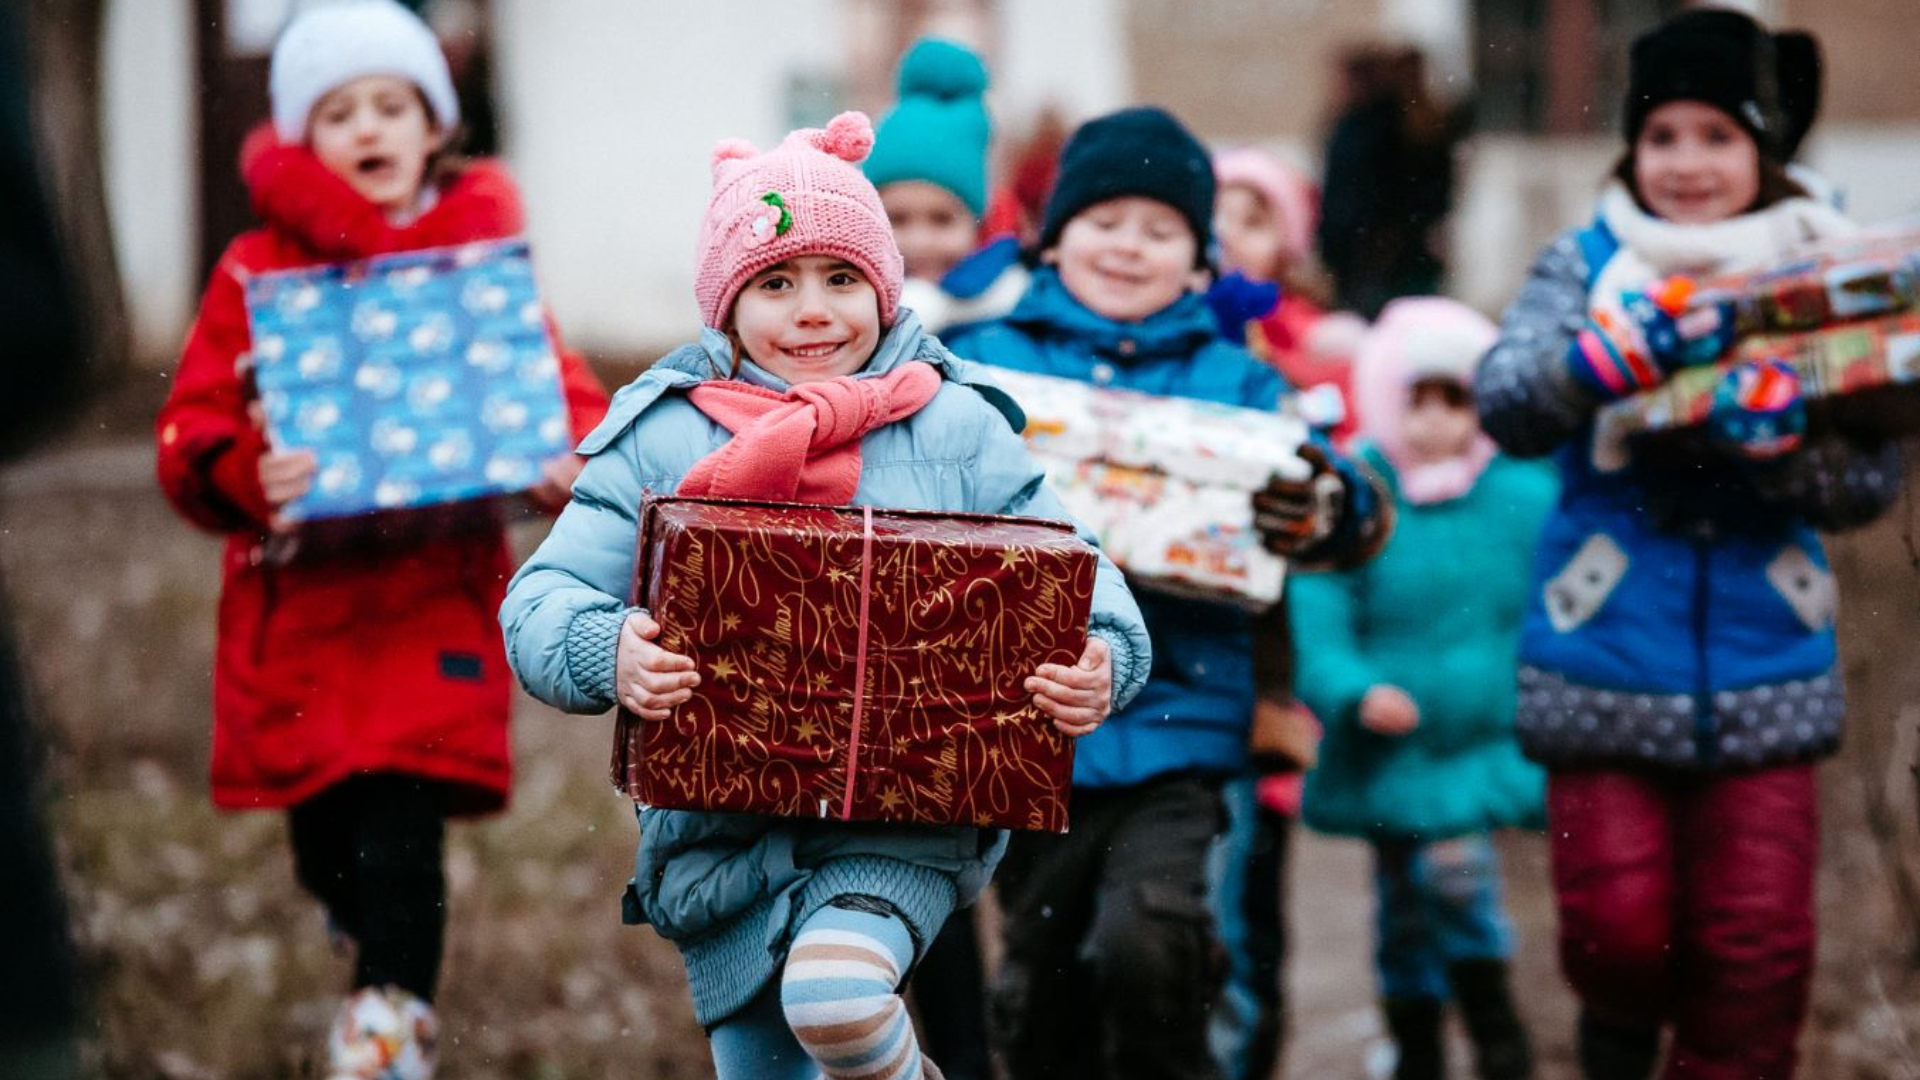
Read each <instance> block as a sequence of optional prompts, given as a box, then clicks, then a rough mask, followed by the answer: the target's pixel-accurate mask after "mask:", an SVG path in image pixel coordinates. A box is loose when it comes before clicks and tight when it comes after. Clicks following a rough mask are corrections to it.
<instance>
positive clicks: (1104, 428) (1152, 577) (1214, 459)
mask: <svg viewBox="0 0 1920 1080" xmlns="http://www.w3.org/2000/svg"><path fill="white" fill-rule="evenodd" d="M988 370H989V373H990V374H991V376H992V378H993V381H994V382H996V383H998V384H999V385H1000V386H1001V387H1002V388H1003V389H1005V390H1006V391H1007V393H1009V394H1011V395H1012V396H1013V399H1014V400H1015V401H1017V402H1019V403H1020V407H1021V409H1022V410H1024V411H1025V412H1026V414H1027V430H1026V439H1027V449H1028V450H1029V451H1031V452H1032V453H1033V455H1034V458H1035V460H1037V461H1039V462H1040V464H1041V465H1043V466H1044V467H1045V468H1046V470H1047V482H1048V483H1049V484H1050V485H1052V487H1053V489H1054V491H1055V492H1057V493H1058V494H1059V496H1060V500H1061V502H1063V503H1065V504H1066V508H1067V510H1068V511H1069V512H1070V513H1072V514H1073V516H1074V517H1075V518H1076V519H1078V520H1079V521H1080V522H1081V523H1082V524H1084V525H1086V526H1087V528H1089V529H1090V530H1092V531H1093V533H1094V535H1096V536H1098V537H1099V539H1100V546H1101V548H1102V549H1104V550H1105V551H1106V553H1107V555H1108V557H1109V558H1111V559H1113V561H1114V562H1115V563H1117V564H1119V566H1120V568H1121V569H1123V570H1125V571H1126V572H1127V574H1128V575H1129V576H1130V577H1131V578H1133V579H1134V580H1136V581H1137V582H1139V583H1140V584H1142V585H1145V586H1147V587H1150V588H1154V589H1157V590H1160V591H1163V592H1170V593H1175V594H1179V595H1188V596H1200V597H1204V598H1208V599H1221V600H1229V601H1233V602H1236V603H1241V604H1246V605H1250V606H1257V605H1265V604H1271V603H1273V602H1274V601H1276V600H1278V599H1279V598H1280V590H1281V586H1282V585H1283V584H1284V583H1285V581H1286V563H1285V561H1284V560H1282V559H1279V558H1277V557H1276V556H1274V555H1271V554H1269V553H1268V552H1267V551H1266V549H1264V548H1263V547H1261V546H1260V538H1259V536H1258V535H1257V534H1256V533H1255V532H1254V529H1253V508H1252V498H1253V493H1254V492H1255V491H1256V490H1258V489H1260V488H1262V487H1264V486H1266V483H1267V481H1268V480H1269V479H1270V478H1271V477H1272V476H1273V475H1274V474H1275V473H1279V474H1282V475H1286V476H1300V475H1303V473H1304V472H1305V471H1306V470H1307V468H1308V466H1307V465H1306V463H1305V462H1304V461H1302V460H1301V459H1300V457H1299V454H1298V450H1299V448H1300V446H1301V445H1302V444H1303V443H1305V442H1306V441H1307V439H1308V436H1309V431H1308V428H1307V425H1306V424H1305V423H1304V422H1302V421H1301V420H1299V419H1298V418H1296V417H1293V416H1289V415H1284V414H1281V413H1268V412H1261V411H1259V410H1256V409H1241V408H1235V407H1233V406H1230V405H1217V404H1213V403H1211V402H1204V401H1194V400H1191V399H1188V398H1169V397H1157V396H1154V395H1151V394H1141V393H1136V392H1133V391H1128V390H1113V389H1107V388H1104V387H1098V386H1094V385H1092V384H1089V383H1085V382H1081V381H1079V380H1077V379H1059V378H1054V377H1051V376H1047V375H1032V374H1028V373H1026V372H1019V371H1009V370H1007V369H1005V368H989V369H988Z"/></svg>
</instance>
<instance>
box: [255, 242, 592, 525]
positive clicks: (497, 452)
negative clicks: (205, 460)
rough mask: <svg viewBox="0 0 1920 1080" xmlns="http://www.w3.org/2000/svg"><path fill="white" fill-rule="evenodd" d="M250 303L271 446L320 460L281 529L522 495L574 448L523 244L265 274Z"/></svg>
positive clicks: (496, 244) (258, 279)
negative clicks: (546, 467) (546, 468)
mask: <svg viewBox="0 0 1920 1080" xmlns="http://www.w3.org/2000/svg"><path fill="white" fill-rule="evenodd" d="M246 291H247V317H248V320H249V322H250V323H251V326H252V333H253V354H252V377H253V380H254V383H255V385H256V387H257V389H258V392H259V395H260V402H261V405H262V407H263V409H264V411H265V413H266V425H267V437H268V440H269V442H270V443H271V444H272V445H273V446H274V447H275V448H276V449H280V450H292V449H307V450H312V451H313V452H314V454H315V456H316V457H317V458H318V462H319V466H318V472H317V473H316V475H315V478H314V484H313V487H312V489H311V490H310V491H308V492H307V494H305V495H303V496H301V497H300V498H299V499H296V500H294V501H292V502H290V503H288V504H287V505H286V506H285V507H284V508H283V509H282V513H283V515H284V516H285V517H286V518H287V519H288V520H290V521H303V522H312V521H318V520H322V519H332V518H342V517H350V516H355V515H366V514H373V513H378V512H384V511H397V510H406V509H412V508H418V507H427V506H439V505H443V504H448V503H454V502H458V501H461V500H469V499H477V498H483V497H487V496H494V495H502V494H508V493H512V492H518V491H524V490H526V489H528V488H530V487H532V486H534V485H535V484H536V483H538V482H539V480H540V476H541V466H542V463H543V462H545V461H546V460H547V459H549V458H552V457H554V456H556V455H558V454H561V453H564V452H566V451H567V450H568V449H569V448H570V447H571V440H570V438H569V431H568V428H567V410H566V403H565V400H564V398H563V397H562V392H561V387H560V366H559V358H558V356H557V355H556V353H555V351H554V347H553V341H552V338H551V337H550V336H549V334H548V332H547V326H546V319H545V311H544V308H543V307H542V305H541V302H540V296H539V293H538V292H537V291H536V289H535V288H534V280H533V268H532V264H531V262H530V260H529V257H528V252H527V245H526V243H525V242H524V241H520V240H505V241H494V242H489V243H482V244H471V245H467V246H464V247H455V248H436V249H432V250H427V251H414V252H407V253H405V254H399V255H388V256H382V257H379V258H375V259H368V260H364V261H361V262H354V263H344V264H337V265H331V266H320V267H312V268H306V269H300V270H288V271H281V272H276V273H269V274H260V275H256V276H254V277H252V278H250V279H249V280H248V281H247V290H246Z"/></svg>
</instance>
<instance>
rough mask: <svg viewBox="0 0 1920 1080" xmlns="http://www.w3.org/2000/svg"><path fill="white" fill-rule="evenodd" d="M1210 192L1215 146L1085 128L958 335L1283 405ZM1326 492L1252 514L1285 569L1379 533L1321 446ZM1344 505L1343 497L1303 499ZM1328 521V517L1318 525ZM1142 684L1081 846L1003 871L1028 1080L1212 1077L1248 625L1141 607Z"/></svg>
mask: <svg viewBox="0 0 1920 1080" xmlns="http://www.w3.org/2000/svg"><path fill="white" fill-rule="evenodd" d="M1213 195H1214V179H1213V170H1212V165H1211V163H1210V161H1209V158H1208V155H1207V151H1206V149H1205V148H1204V147H1203V146H1201V144H1200V142H1199V141H1198V140H1197V139H1195V138H1194V137H1193V135H1192V134H1191V133H1189V132H1188V131H1187V130H1186V129H1185V128H1184V127H1182V126H1181V125H1180V123H1179V121H1177V120H1175V119H1174V118H1173V117H1172V116H1170V115H1168V114H1167V113H1165V112H1163V111H1161V110H1159V109H1153V108H1135V109H1125V110H1122V111H1120V112H1117V113H1113V114H1111V115H1108V116H1104V117H1101V118H1099V119H1096V120H1092V121H1089V122H1088V123H1087V124H1085V125H1083V126H1082V127H1081V128H1080V129H1079V130H1078V131H1077V132H1075V133H1074V135H1073V137H1072V139H1070V140H1069V141H1068V143H1067V146H1066V149H1065V150H1064V151H1063V152H1062V155H1061V161H1060V176H1059V179H1058V181H1057V183H1056V185H1055V187H1054V191H1053V195H1052V196H1051V198H1050V199H1049V201H1048V204H1047V210H1046V215H1045V219H1044V221H1043V223H1042V228H1041V236H1040V244H1039V249H1040V263H1041V265H1040V267H1039V268H1038V269H1036V270H1035V272H1034V275H1033V281H1032V284H1031V285H1030V286H1029V287H1028V289H1027V292H1026V295H1025V296H1024V297H1022V298H1021V300H1020V303H1019V304H1018V305H1016V306H1015V308H1014V310H1013V312H1012V313H1011V314H1009V315H1008V316H1007V317H1006V318H1005V319H1002V320H1000V321H998V322H994V323H988V324H984V325H981V326H979V327H977V328H973V329H970V330H964V331H961V332H959V333H956V334H955V335H954V339H953V342H952V345H953V348H954V350H955V351H956V352H958V353H960V354H961V355H963V356H967V357H970V358H972V359H976V360H979V361H981V362H984V363H988V364H996V365H1000V366H1003V367H1009V368H1016V369H1019V370H1023V371H1031V372H1036V373H1039V374H1043V375H1052V376H1057V377H1062V378H1072V379H1081V380H1084V381H1087V382H1091V383H1094V384H1096V385H1101V386H1114V387H1120V388H1125V389H1130V390H1140V391H1145V392H1147V393H1151V394H1159V395H1165V396H1176V397H1189V398H1196V399H1200V400H1205V401H1214V402H1220V403H1223V404H1228V405H1237V406H1243V407H1247V408H1255V409H1274V408H1277V407H1278V406H1279V405H1280V402H1281V400H1282V398H1283V397H1284V396H1285V395H1286V394H1287V392H1288V388H1287V385H1286V382H1285V381H1284V380H1283V379H1282V378H1281V377H1280V376H1279V375H1278V374H1277V373H1276V372H1275V371H1274V370H1273V369H1272V368H1271V367H1268V366H1267V365H1265V364H1262V363H1260V362H1259V361H1258V360H1256V359H1255V358H1254V357H1253V355H1252V354H1250V353H1248V352H1247V351H1246V350H1245V349H1242V348H1240V347H1238V346H1235V345H1232V344H1229V343H1227V342H1225V341H1222V340H1220V338H1219V337H1218V332H1217V330H1216V328H1215V323H1214V321H1213V316H1212V314H1211V312H1210V310H1209V308H1208V306H1207V301H1206V298H1205V294H1204V290H1205V288H1206V286H1207V283H1208V279H1209V276H1210V275H1209V273H1208V267H1207V259H1206V252H1207V249H1208V247H1209V245H1210V242H1211V239H1212V236H1211V222H1212V218H1213ZM1306 456H1308V457H1309V458H1310V459H1311V460H1312V461H1313V462H1314V463H1315V465H1316V475H1315V477H1314V479H1312V480H1309V481H1306V482H1302V483H1295V484H1285V483H1276V484H1274V485H1271V486H1270V487H1269V488H1268V489H1267V490H1266V491H1264V492H1262V493H1261V494H1260V495H1259V496H1258V497H1256V499H1255V509H1256V514H1257V520H1256V524H1257V525H1259V526H1260V527H1261V531H1262V533H1263V535H1264V538H1265V539H1266V542H1267V544H1268V546H1269V547H1271V548H1273V549H1274V550H1275V551H1276V552H1277V553H1279V554H1283V555H1287V556H1289V557H1292V558H1295V559H1301V560H1306V561H1311V562H1319V561H1325V562H1340V563H1343V564H1344V563H1354V562H1358V561H1362V560H1364V559H1365V558H1367V557H1368V556H1370V555H1371V554H1372V551H1373V550H1374V549H1375V548H1377V546H1378V544H1379V543H1380V541H1381V540H1382V539H1383V537H1384V533H1385V531H1386V529H1385V522H1384V520H1383V518H1382V516H1381V514H1382V512H1383V511H1382V509H1381V507H1382V501H1381V500H1380V499H1379V497H1378V496H1377V494H1376V492H1375V491H1374V488H1373V487H1372V485H1371V483H1370V482H1369V481H1367V480H1366V479H1363V477H1362V475H1361V473H1360V472H1359V471H1358V470H1357V468H1356V467H1355V466H1353V465H1352V464H1351V463H1349V462H1346V461H1344V460H1341V459H1338V458H1337V457H1333V456H1331V455H1330V453H1328V452H1325V451H1323V450H1321V449H1319V448H1317V447H1316V448H1312V449H1310V450H1309V451H1308V452H1307V455H1306ZM1332 487H1337V489H1338V498H1335V499H1331V500H1325V501H1324V502H1323V501H1322V500H1319V499H1316V498H1314V497H1313V496H1312V492H1313V491H1315V490H1321V491H1324V490H1327V489H1328V488H1332ZM1320 505H1328V506H1330V507H1331V508H1330V509H1328V510H1325V511H1322V510H1319V509H1317V507H1318V506H1320ZM1138 599H1139V601H1140V605H1141V611H1142V614H1143V615H1144V616H1145V618H1146V622H1147V629H1148V633H1149V634H1150V636H1151V638H1152V641H1153V646H1154V662H1153V669H1152V676H1151V678H1150V680H1149V682H1148V684H1147V687H1146V689H1145V690H1143V691H1141V693H1140V696H1139V697H1137V698H1136V699H1134V701H1133V703H1132V705H1130V706H1129V707H1127V708H1123V709H1120V710H1117V711H1116V712H1115V713H1114V714H1113V716H1112V717H1111V719H1110V720H1109V721H1108V723H1107V728H1108V730H1107V731H1106V732H1104V733H1103V734H1102V735H1101V737H1100V738H1098V739H1092V740H1088V741H1086V742H1084V743H1083V744H1081V745H1080V746H1079V748H1078V750H1077V751H1076V758H1075V762H1074V792H1073V813H1074V828H1073V831H1072V832H1071V833H1069V834H1066V835H1064V836H1037V835H1036V836H1022V837H1019V838H1018V839H1017V840H1016V842H1015V843H1014V844H1013V846H1012V847H1011V848H1010V850H1009V851H1008V854H1007V858H1006V862H1005V864H1004V865H1003V868H1002V874H1001V878H1000V882H1001V886H1000V887H1001V892H1000V895H1001V900H1002V905H1003V908H1004V910H1005V912H1006V916H1007V920H1006V955H1005V961H1004V963H1003V964H1002V966H1001V969H1000V975H999V982H998V985H997V986H996V987H995V989H994V1001H993V1011H994V1018H995V1022H996V1024H997V1025H998V1028H999V1035H1000V1039H1001V1048H1002V1050H1003V1052H1004V1053H1005V1056H1006V1062H1007V1065H1008V1069H1009V1073H1010V1075H1011V1076H1012V1077H1013V1078H1014V1080H1024V1078H1026V1077H1038V1076H1045V1077H1080V1076H1087V1077H1093V1076H1099V1077H1169V1076H1180V1077H1211V1076H1216V1075H1218V1074H1217V1071H1216V1067H1215V1066H1214V1064H1213V1062H1212V1059H1211V1057H1210V1055H1209V1053H1208V1049H1207V1041H1206V1031H1207V1019H1208V1012H1209V1007H1210V1004H1211V1000H1212V997H1213V995H1214V993H1215V991H1216V989H1217V987H1218V985H1219V982H1220V976H1221V974H1222V972H1221V971H1220V964H1219V962H1218V960H1217V957H1218V955H1219V952H1220V950H1219V947H1218V944H1217V942H1216V940H1215V934H1214V928H1213V923H1212V919H1211V917H1210V915H1209V913H1208V905H1207V896H1206V892H1207V875H1206V858H1207V850H1208V848H1209V847H1210V846H1211V844H1212V842H1213V840H1214V839H1215V838H1216V837H1217V836H1218V835H1219V833H1220V831H1221V828H1222V825H1223V817H1222V808H1221V799H1220V789H1221V785H1222V783H1223V782H1224V781H1225V779H1226V778H1228V777H1230V776H1233V775H1235V774H1237V773H1240V772H1243V771H1244V770H1245V769H1246V767H1247V729H1248V724H1249V720H1250V717H1251V716H1252V713H1253V706H1254V696H1255V688H1254V672H1253V657H1252V654H1253V641H1252V626H1253V618H1252V617H1250V616H1249V615H1248V614H1247V613H1245V612H1244V611H1241V610H1240V609H1238V608H1235V607H1231V606H1228V605H1223V604H1219V603H1207V602H1201V601H1195V600H1187V599H1177V598H1173V597H1164V596H1147V595H1140V596H1138Z"/></svg>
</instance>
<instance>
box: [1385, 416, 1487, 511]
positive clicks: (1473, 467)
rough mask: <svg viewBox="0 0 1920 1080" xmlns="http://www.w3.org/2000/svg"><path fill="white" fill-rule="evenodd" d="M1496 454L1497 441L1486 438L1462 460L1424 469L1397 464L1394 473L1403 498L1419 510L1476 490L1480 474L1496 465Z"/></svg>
mask: <svg viewBox="0 0 1920 1080" xmlns="http://www.w3.org/2000/svg"><path fill="white" fill-rule="evenodd" d="M1493 453H1494V445H1493V440H1492V439H1490V438H1488V437H1487V436H1486V435H1484V434H1483V435H1480V436H1478V437H1477V438H1475V439H1474V440H1473V445H1472V446H1471V447H1469V448H1468V449H1467V452H1466V453H1464V454H1461V455H1460V456H1459V457H1450V458H1447V459H1445V460H1444V461H1429V462H1426V463H1425V464H1420V465H1415V464H1411V463H1409V464H1406V465H1402V464H1400V463H1399V462H1398V461H1395V462H1394V470H1395V471H1396V472H1398V473H1399V474H1400V476H1399V480H1400V494H1401V495H1402V496H1403V497H1404V498H1405V499H1406V500H1407V501H1408V502H1410V503H1412V504H1413V505H1415V506H1425V505H1427V504H1429V503H1438V502H1447V501H1449V500H1452V499H1457V498H1459V497H1461V496H1462V495H1465V494H1466V493H1467V492H1469V491H1472V490H1473V485H1474V484H1476V483H1478V482H1479V481H1480V474H1481V473H1483V472H1486V471H1487V466H1488V465H1491V464H1492V463H1493ZM1389 460H1391V455H1389Z"/></svg>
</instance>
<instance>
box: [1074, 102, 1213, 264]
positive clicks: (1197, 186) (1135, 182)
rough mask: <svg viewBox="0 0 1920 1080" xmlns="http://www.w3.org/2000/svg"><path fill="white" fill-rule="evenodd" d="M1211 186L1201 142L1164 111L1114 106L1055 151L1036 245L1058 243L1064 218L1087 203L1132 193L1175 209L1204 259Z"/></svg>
mask: <svg viewBox="0 0 1920 1080" xmlns="http://www.w3.org/2000/svg"><path fill="white" fill-rule="evenodd" d="M1213 186H1214V185H1213V161H1212V159H1211V158H1210V157H1208V155H1207V148H1206V147H1204V146H1202V145H1200V140H1199V139H1196V138H1194V137H1193V133H1192V132H1190V131H1188V130H1187V129H1186V128H1185V127H1182V126H1181V124H1180V121H1178V120H1175V119H1174V118H1173V116H1172V115H1171V114H1169V113H1168V112H1167V111H1166V110H1164V109H1156V108H1153V107H1151V106H1145V107H1140V108H1133V109H1121V110H1120V111H1119V112H1115V113H1108V114H1107V115H1105V116H1102V117H1098V118H1096V119H1093V120H1089V121H1087V122H1086V123H1084V124H1082V125H1080V129H1079V130H1078V131H1075V132H1074V133H1073V137H1072V138H1070V139H1068V140H1067V145H1066V148H1065V149H1063V150H1061V151H1060V175H1059V177H1058V179H1056V180H1055V181H1054V183H1053V195H1052V196H1051V197H1049V198H1048V199H1047V212H1046V214H1045V216H1044V217H1043V219H1042V220H1041V224H1040V250H1042V251H1045V250H1046V249H1048V248H1050V247H1052V246H1054V245H1055V244H1057V243H1059V242H1060V231H1061V230H1062V229H1064V228H1066V227H1067V222H1068V221H1069V220H1071V219H1072V218H1073V216H1074V215H1075V214H1078V213H1079V212H1080V211H1082V210H1085V209H1086V208H1087V207H1089V206H1092V205H1093V204H1094V203H1097V202H1105V201H1106V200H1108V199H1118V198H1121V197H1123V196H1126V195H1139V196H1143V197H1145V198H1149V199H1153V200H1155V201H1156V202H1163V203H1166V204H1167V205H1168V206H1171V207H1173V208H1174V209H1175V210H1178V211H1180V216H1181V217H1183V218H1185V219H1186V222H1187V227H1188V228H1190V229H1192V230H1193V238H1194V241H1195V242H1196V243H1197V244H1199V249H1200V252H1201V254H1200V257H1201V258H1203V259H1204V258H1205V257H1206V252H1207V249H1208V248H1209V247H1210V246H1211V245H1212V242H1213Z"/></svg>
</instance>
